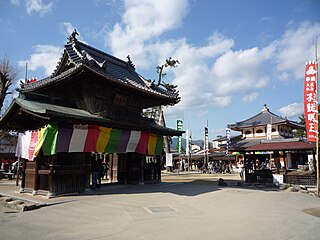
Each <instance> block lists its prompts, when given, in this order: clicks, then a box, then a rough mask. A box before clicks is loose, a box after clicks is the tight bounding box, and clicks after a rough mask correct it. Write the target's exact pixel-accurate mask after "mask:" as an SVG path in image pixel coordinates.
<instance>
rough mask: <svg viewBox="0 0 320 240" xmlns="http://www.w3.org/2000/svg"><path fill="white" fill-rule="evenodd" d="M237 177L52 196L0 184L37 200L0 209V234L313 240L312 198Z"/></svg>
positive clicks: (319, 231) (181, 178) (318, 231)
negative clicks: (28, 206) (26, 207)
mask: <svg viewBox="0 0 320 240" xmlns="http://www.w3.org/2000/svg"><path fill="white" fill-rule="evenodd" d="M219 178H223V179H224V180H225V182H226V183H228V186H225V187H222V186H218V179H219ZM238 181H239V179H238V175H237V174H234V175H233V174H231V175H228V174H227V175H207V174H188V173H181V174H179V175H178V174H176V173H166V174H164V175H163V181H162V182H161V183H156V184H146V185H107V186H105V187H102V188H100V189H98V190H95V191H93V190H89V191H87V192H85V193H84V194H80V195H68V196H63V197H58V198H52V199H48V198H46V197H43V196H36V197H32V196H31V195H28V194H19V193H17V192H16V191H18V190H19V189H18V187H15V185H14V184H13V186H12V185H11V186H10V184H9V183H8V182H7V183H3V182H0V194H7V195H13V196H16V195H18V196H21V195H22V196H23V198H25V199H26V200H33V201H34V202H35V203H39V204H43V205H42V207H41V208H39V209H35V210H33V211H26V212H15V211H9V210H5V209H4V208H1V207H0V234H1V235H0V239H35V240H37V239H39V240H40V239H135V240H136V239H148V240H149V239H166V240H170V239H317V240H318V239H319V236H320V227H319V226H320V218H319V217H320V199H319V198H318V197H315V196H311V195H310V194H304V193H297V192H287V191H282V190H279V189H277V188H265V187H263V186H248V187H242V186H237V182H238Z"/></svg>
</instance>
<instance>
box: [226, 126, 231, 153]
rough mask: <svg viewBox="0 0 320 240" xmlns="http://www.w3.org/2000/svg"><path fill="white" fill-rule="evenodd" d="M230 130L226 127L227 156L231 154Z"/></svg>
mask: <svg viewBox="0 0 320 240" xmlns="http://www.w3.org/2000/svg"><path fill="white" fill-rule="evenodd" d="M230 132H231V130H230V128H227V129H226V140H227V142H226V155H227V156H229V154H230Z"/></svg>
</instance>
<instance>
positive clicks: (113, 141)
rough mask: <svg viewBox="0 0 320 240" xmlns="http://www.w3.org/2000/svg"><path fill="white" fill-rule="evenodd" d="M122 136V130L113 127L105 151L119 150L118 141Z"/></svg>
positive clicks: (113, 151)
mask: <svg viewBox="0 0 320 240" xmlns="http://www.w3.org/2000/svg"><path fill="white" fill-rule="evenodd" d="M120 137H121V130H119V129H112V130H111V132H110V139H109V141H108V144H107V146H106V150H105V152H108V153H115V152H116V150H117V146H118V143H119V141H120Z"/></svg>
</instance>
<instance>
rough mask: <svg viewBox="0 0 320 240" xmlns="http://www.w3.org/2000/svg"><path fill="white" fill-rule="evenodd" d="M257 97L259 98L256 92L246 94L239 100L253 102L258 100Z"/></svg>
mask: <svg viewBox="0 0 320 240" xmlns="http://www.w3.org/2000/svg"><path fill="white" fill-rule="evenodd" d="M258 96H259V93H257V92H253V93H248V94H246V95H245V96H244V97H243V98H242V99H241V100H242V101H243V102H253V101H255V100H256V99H257V98H258Z"/></svg>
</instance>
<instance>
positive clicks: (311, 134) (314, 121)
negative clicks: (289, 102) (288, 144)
mask: <svg viewBox="0 0 320 240" xmlns="http://www.w3.org/2000/svg"><path fill="white" fill-rule="evenodd" d="M317 66H318V63H317V62H315V61H309V62H307V63H306V72H305V77H304V115H305V121H306V130H307V138H308V141H310V142H316V141H317V137H318V134H317V133H318V99H317V84H318V83H317Z"/></svg>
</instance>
